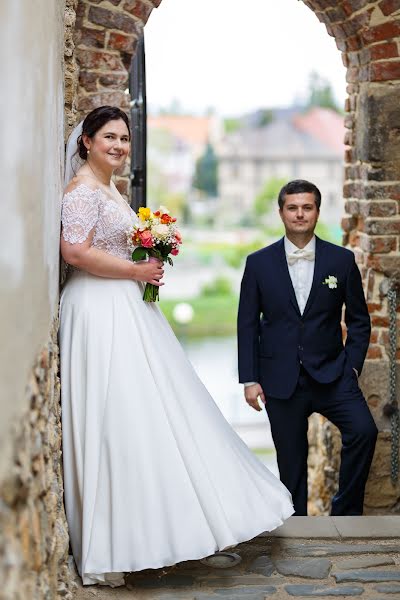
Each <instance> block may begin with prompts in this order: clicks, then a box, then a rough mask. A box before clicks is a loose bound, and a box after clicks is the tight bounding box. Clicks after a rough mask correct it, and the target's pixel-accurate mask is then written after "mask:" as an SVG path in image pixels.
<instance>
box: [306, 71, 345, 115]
mask: <svg viewBox="0 0 400 600" xmlns="http://www.w3.org/2000/svg"><path fill="white" fill-rule="evenodd" d="M314 106H320V107H322V108H331V109H332V110H335V111H336V112H341V110H340V108H339V106H338V104H337V102H336V98H335V94H334V93H333V89H332V85H331V83H330V82H329V81H328V79H325V77H322V76H321V75H320V74H319V73H317V72H316V71H312V72H311V73H310V77H309V83H308V92H307V100H306V107H307V108H313V107H314Z"/></svg>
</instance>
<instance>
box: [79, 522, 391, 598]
mask: <svg viewBox="0 0 400 600" xmlns="http://www.w3.org/2000/svg"><path fill="white" fill-rule="evenodd" d="M353 536H354V537H353ZM232 552H235V553H237V554H238V555H240V557H241V562H240V563H239V564H238V565H236V566H234V567H231V568H225V569H218V568H211V567H209V566H205V565H202V564H201V563H200V562H198V561H188V562H185V563H181V564H179V565H176V566H175V567H170V568H168V569H164V570H157V571H143V572H141V573H134V574H131V575H129V576H127V586H126V587H125V588H118V589H110V588H104V587H97V586H87V587H85V588H82V586H79V587H78V589H77V590H76V596H75V597H76V599H77V600H95V599H97V600H116V599H118V600H150V599H151V600H211V599H212V600H268V599H269V598H271V599H272V600H281V599H282V600H283V599H292V600H293V599H295V598H304V599H306V598H319V599H323V598H328V599H329V598H335V597H336V598H351V597H360V598H361V600H390V599H391V600H400V517H356V518H354V517H341V518H336V519H332V518H329V517H310V518H302V517H298V518H291V519H289V521H287V523H286V524H285V525H284V526H283V527H282V528H280V530H277V532H276V533H275V534H274V535H273V536H271V535H266V534H264V535H263V536H259V537H258V538H255V539H254V540H252V541H251V542H246V543H243V544H240V545H238V546H237V547H236V548H235V549H233V550H232Z"/></svg>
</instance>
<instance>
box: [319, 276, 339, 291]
mask: <svg viewBox="0 0 400 600" xmlns="http://www.w3.org/2000/svg"><path fill="white" fill-rule="evenodd" d="M322 283H323V285H327V286H328V288H329V289H331V290H333V289H334V288H337V278H336V277H335V276H334V275H329V276H328V277H326V279H325V281H323V282H322Z"/></svg>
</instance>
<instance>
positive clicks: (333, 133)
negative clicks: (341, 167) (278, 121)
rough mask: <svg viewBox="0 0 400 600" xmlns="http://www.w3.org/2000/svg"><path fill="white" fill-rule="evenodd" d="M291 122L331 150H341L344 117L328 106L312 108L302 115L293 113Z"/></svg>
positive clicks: (342, 145)
mask: <svg viewBox="0 0 400 600" xmlns="http://www.w3.org/2000/svg"><path fill="white" fill-rule="evenodd" d="M293 124H294V125H295V127H297V129H300V130H301V131H304V132H305V133H308V134H309V135H311V136H312V137H314V138H316V139H318V140H319V141H320V142H322V143H323V144H326V145H327V146H329V148H331V149H332V150H335V151H337V152H343V147H344V134H345V127H344V118H343V117H342V116H341V115H339V114H338V113H337V112H335V111H333V110H330V109H329V108H318V107H315V108H312V109H311V110H310V111H308V112H307V113H306V114H304V115H301V114H300V115H295V116H294V117H293Z"/></svg>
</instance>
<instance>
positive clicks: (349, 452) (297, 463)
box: [261, 366, 378, 516]
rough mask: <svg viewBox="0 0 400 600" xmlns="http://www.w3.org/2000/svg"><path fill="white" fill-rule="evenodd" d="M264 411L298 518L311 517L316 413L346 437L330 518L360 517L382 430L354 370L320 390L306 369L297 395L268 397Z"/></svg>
mask: <svg viewBox="0 0 400 600" xmlns="http://www.w3.org/2000/svg"><path fill="white" fill-rule="evenodd" d="M261 383H262V382H261ZM266 410H267V413H268V418H269V420H270V423H271V431H272V437H273V440H274V443H275V447H276V452H277V459H278V467H279V473H280V478H281V480H282V482H283V483H284V484H285V486H286V487H287V488H288V490H289V491H290V492H291V494H292V498H293V503H294V508H295V511H296V512H295V514H296V515H307V456H308V442H307V429H308V417H309V416H310V415H311V414H312V413H313V412H316V413H319V414H321V415H323V416H324V417H326V418H327V419H329V421H331V422H332V423H333V424H334V425H336V427H338V429H339V431H340V433H341V436H342V452H341V465H340V473H339V490H338V492H337V494H336V495H335V496H334V498H333V500H332V510H331V514H332V515H342V516H343V515H362V512H363V504H364V490H365V484H366V481H367V477H368V472H369V468H370V465H371V462H372V458H373V454H374V449H375V442H376V438H377V434H378V430H377V428H376V425H375V423H374V420H373V418H372V415H371V413H370V410H369V408H368V406H367V403H366V401H365V398H364V396H363V394H362V392H361V390H360V388H359V386H358V381H357V375H356V374H355V372H354V371H353V369H352V368H350V367H349V366H346V367H345V369H344V372H343V375H342V376H341V377H339V379H337V380H336V381H335V382H333V383H330V384H321V383H318V382H317V381H315V380H314V379H312V377H311V376H310V375H309V374H308V373H307V371H306V370H305V369H304V368H303V367H302V368H301V371H300V375H299V380H298V383H297V387H296V389H295V392H294V393H293V395H292V396H291V397H290V398H287V399H283V400H282V399H281V398H271V397H269V396H268V397H267V398H266Z"/></svg>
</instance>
